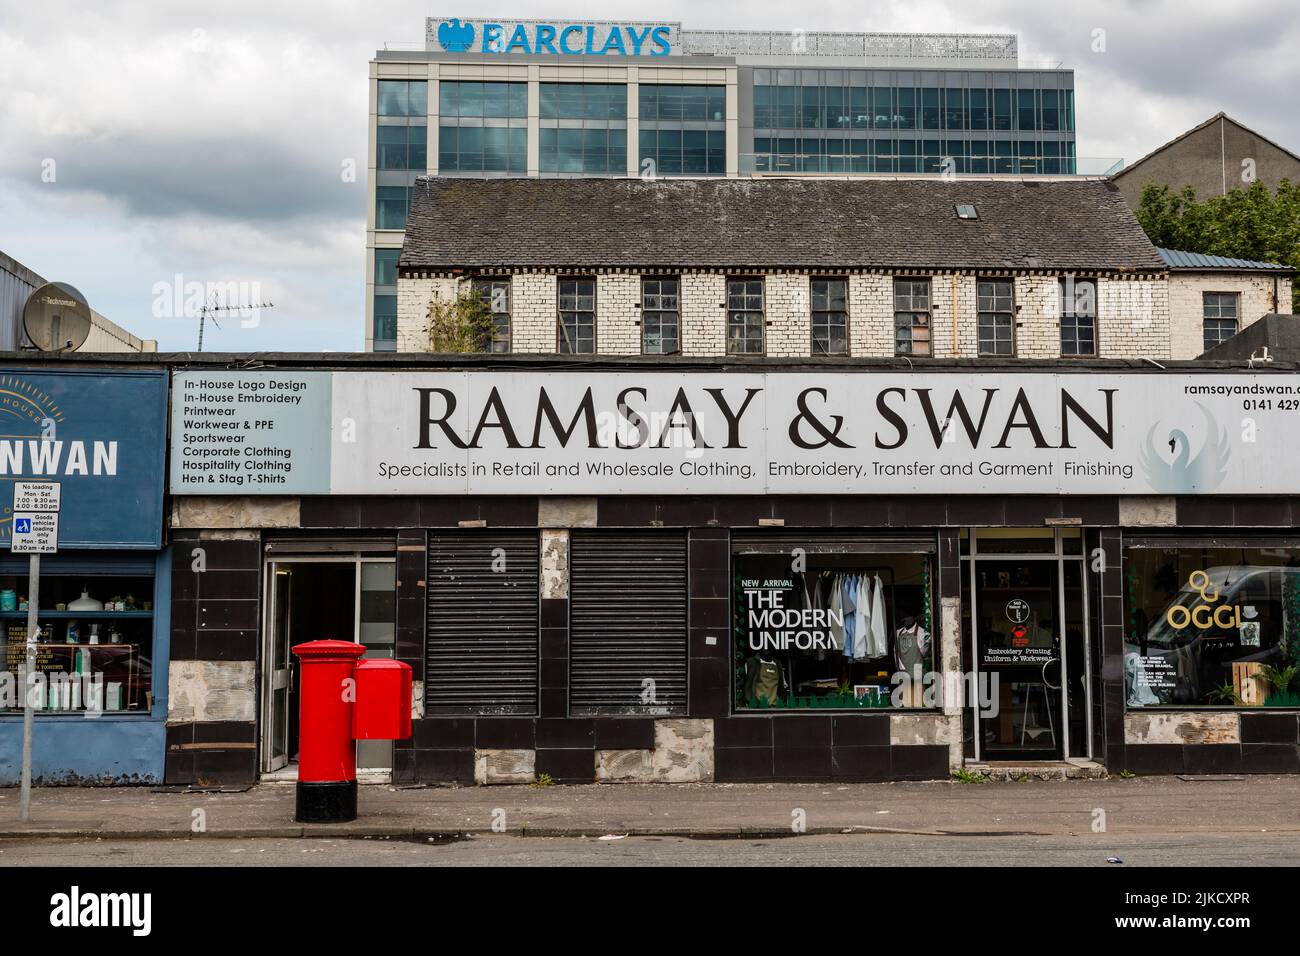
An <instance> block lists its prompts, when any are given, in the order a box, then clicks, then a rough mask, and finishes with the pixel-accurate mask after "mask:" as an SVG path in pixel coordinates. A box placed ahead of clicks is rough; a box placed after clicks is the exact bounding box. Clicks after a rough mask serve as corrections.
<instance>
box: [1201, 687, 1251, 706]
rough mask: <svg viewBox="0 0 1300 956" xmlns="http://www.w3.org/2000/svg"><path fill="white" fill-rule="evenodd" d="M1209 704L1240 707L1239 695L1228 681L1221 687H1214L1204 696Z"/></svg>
mask: <svg viewBox="0 0 1300 956" xmlns="http://www.w3.org/2000/svg"><path fill="white" fill-rule="evenodd" d="M1206 696H1207V698H1208V699H1209V702H1210V703H1211V704H1225V705H1227V706H1230V707H1240V706H1241V703H1242V701H1241V695H1240V694H1238V693H1237V689H1236V688H1235V687H1233V686H1232V681H1228V682H1227V683H1226V684H1224V685H1223V686H1222V687H1216V688H1214V690H1212V691H1210V692H1209V694H1207V695H1206Z"/></svg>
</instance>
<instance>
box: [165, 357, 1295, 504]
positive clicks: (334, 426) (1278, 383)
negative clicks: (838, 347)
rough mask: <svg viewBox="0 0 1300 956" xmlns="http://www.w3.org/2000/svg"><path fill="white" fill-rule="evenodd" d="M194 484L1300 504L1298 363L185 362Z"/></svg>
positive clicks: (175, 453) (174, 465) (183, 427)
mask: <svg viewBox="0 0 1300 956" xmlns="http://www.w3.org/2000/svg"><path fill="white" fill-rule="evenodd" d="M172 403H173V404H172V446H171V489H172V491H173V493H175V494H182V495H184V494H203V495H210V494H272V495H285V494H357V495H390V494H543V495H544V494H557V495H583V494H585V495H593V494H646V495H706V494H731V495H735V494H819V495H821V494H824V495H830V494H869V495H891V494H923V495H940V494H961V495H969V494H990V495H993V494H996V495H1013V494H1117V495H1152V494H1166V495H1170V494H1179V495H1193V494H1291V493H1294V492H1295V491H1296V479H1295V475H1297V474H1300V443H1296V442H1295V441H1294V440H1293V439H1292V438H1291V436H1292V435H1293V434H1294V432H1295V429H1296V425H1297V423H1300V375H1295V374H1292V373H1286V372H1267V371H1261V372H1243V373H1222V374H1219V373H1215V374H1198V373H1180V372H1151V373H1137V372H1134V373H1124V372H1116V373H1111V372H1095V373H1092V372H1028V371H1026V372H1017V373H1007V372H1005V371H1002V372H987V373H986V372H966V371H962V372H893V371H858V370H846V371H836V370H826V371H824V372H818V373H811V372H794V371H791V372H779V371H767V372H744V371H719V370H710V371H700V372H657V371H647V372H638V371H627V370H623V371H617V372H605V371H592V372H588V373H582V374H577V373H575V372H573V371H564V372H518V371H491V370H484V371H431V372H423V371H399V372H387V371H332V372H330V371H307V372H303V371H279V370H265V369H259V370H249V371H239V372H229V371H217V372H208V371H187V372H178V373H176V375H175V381H174V388H173V396H172Z"/></svg>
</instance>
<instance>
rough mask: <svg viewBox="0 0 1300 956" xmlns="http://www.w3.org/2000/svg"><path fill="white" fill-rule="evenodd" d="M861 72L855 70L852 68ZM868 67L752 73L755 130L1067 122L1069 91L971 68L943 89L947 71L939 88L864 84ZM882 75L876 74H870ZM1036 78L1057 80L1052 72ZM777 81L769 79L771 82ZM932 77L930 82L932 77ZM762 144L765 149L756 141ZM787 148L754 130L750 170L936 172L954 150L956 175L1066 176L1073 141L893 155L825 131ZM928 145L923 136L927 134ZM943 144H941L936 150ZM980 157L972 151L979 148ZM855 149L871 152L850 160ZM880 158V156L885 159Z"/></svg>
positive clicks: (1064, 128) (976, 144)
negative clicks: (1004, 85) (1014, 83)
mask: <svg viewBox="0 0 1300 956" xmlns="http://www.w3.org/2000/svg"><path fill="white" fill-rule="evenodd" d="M859 73H860V75H859ZM868 75H869V74H868V73H867V72H866V71H850V70H833V69H828V70H756V71H755V86H754V113H753V120H754V127H755V129H756V130H759V131H770V130H774V129H781V130H798V129H802V130H828V131H844V132H847V131H850V130H863V131H871V132H875V131H888V130H911V129H924V130H932V131H939V130H951V131H954V132H955V131H964V130H978V131H1001V132H1004V133H1011V132H1014V131H1016V130H1023V131H1025V132H1026V133H1031V134H1032V133H1037V132H1038V131H1040V130H1043V131H1046V132H1048V133H1051V134H1057V133H1070V132H1072V131H1073V129H1074V118H1073V108H1074V98H1073V96H1074V94H1073V91H1072V90H1058V89H1056V88H1055V87H1054V86H1053V87H1052V88H1051V89H1037V88H1031V89H1027V90H1019V89H996V88H994V87H993V84H995V83H997V82H1005V81H1006V77H1005V75H1003V74H996V73H985V72H982V71H968V72H965V73H964V74H962V77H963V79H964V82H963V84H962V85H960V86H949V85H946V84H948V83H951V82H953V80H954V79H955V78H956V76H955V75H954V74H951V73H950V74H946V75H945V74H940V75H941V76H944V79H943V80H942V81H941V83H942V84H944V85H938V86H935V85H932V86H912V85H910V83H909V85H907V86H898V87H894V86H883V85H873V86H867V85H866V78H867V77H868ZM884 76H888V74H876V75H875V76H874V77H873V79H879V78H883V77H884ZM1032 79H1034V80H1036V81H1037V80H1041V81H1042V82H1045V83H1046V82H1051V83H1055V82H1056V78H1055V77H1041V78H1040V77H1037V76H1033V77H1032ZM773 81H775V82H773ZM931 82H934V81H931ZM760 141H762V142H764V143H765V144H766V146H765V147H764V146H760V145H759V143H760ZM789 142H793V143H795V144H796V145H795V146H793V147H787V138H786V137H780V138H777V137H767V136H756V137H755V146H754V153H755V160H754V162H755V168H756V169H757V170H759V171H765V172H841V171H851V172H886V173H888V172H917V171H925V172H940V171H942V170H943V168H944V167H943V164H942V162H941V157H943V156H951V157H952V160H953V162H952V164H951V168H952V169H953V170H954V171H955V172H958V173H964V172H973V173H980V174H983V173H990V172H1001V173H1073V172H1074V169H1075V163H1074V143H1073V141H1072V140H1070V139H1069V138H1068V137H1065V138H1062V139H1060V140H1057V139H1052V140H1051V141H1050V142H1046V141H1045V142H1043V143H1042V144H1040V143H1038V142H1037V141H1036V140H1028V139H1026V140H1024V141H1021V142H1015V143H1012V142H1010V141H1008V142H1007V144H1006V145H1005V146H1004V149H1005V150H1006V154H1005V157H1001V159H1000V158H999V155H998V154H997V153H996V151H995V150H994V149H993V147H991V146H990V144H989V143H988V142H987V141H981V140H974V139H971V140H967V139H965V138H961V139H956V138H950V139H944V140H935V141H933V142H934V144H935V148H934V149H933V150H927V149H925V148H924V147H921V148H918V149H917V151H915V152H907V153H901V151H900V155H906V156H912V155H915V156H917V157H918V159H917V160H915V161H912V160H910V159H908V160H902V159H901V158H899V159H896V158H895V156H894V155H893V153H892V151H891V150H890V149H887V148H883V147H878V146H876V145H875V142H876V137H874V136H868V137H866V142H867V144H868V145H867V146H866V147H865V148H863V149H861V150H859V149H856V148H855V147H854V146H852V145H851V144H852V142H853V141H852V140H848V141H847V142H843V143H842V142H841V141H839V140H835V139H833V138H830V137H827V138H822V137H811V138H805V139H803V141H802V142H800V141H799V140H798V139H791V140H789ZM925 142H927V143H928V142H930V141H925ZM940 147H942V148H940ZM977 154H978V155H977ZM854 156H868V157H872V158H871V159H868V160H855V159H853V158H851V157H854ZM882 157H883V158H882Z"/></svg>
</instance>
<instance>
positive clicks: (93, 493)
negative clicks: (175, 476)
mask: <svg viewBox="0 0 1300 956" xmlns="http://www.w3.org/2000/svg"><path fill="white" fill-rule="evenodd" d="M0 416H3V419H4V422H5V426H4V428H3V429H0V500H4V501H6V502H8V501H9V500H10V498H11V497H12V501H13V506H12V507H7V508H5V510H4V512H3V513H2V514H0V547H2V548H9V549H10V550H12V551H19V550H21V542H22V541H23V540H30V538H27V537H26V536H27V535H28V534H29V533H32V534H34V533H38V531H39V529H43V528H48V527H49V522H48V521H47V520H45V519H41V520H38V521H34V523H33V524H32V525H31V526H32V527H33V528H34V529H37V530H34V531H32V532H26V531H22V530H19V527H20V526H19V524H18V521H19V520H20V518H29V517H30V516H31V515H33V514H36V513H42V514H54V513H57V515H58V519H57V523H58V525H59V528H58V544H59V547H60V548H61V549H68V548H78V549H80V548H147V549H152V548H158V547H160V546H161V543H162V508H163V474H164V470H165V467H166V461H167V458H166V447H167V372H166V370H164V369H112V370H103V369H85V370H79V369H67V370H59V371H47V370H44V369H40V370H38V369H21V368H12V369H6V370H4V371H0ZM21 527H22V528H27V527H29V523H28V522H27V521H25V520H24V521H23V523H22V524H21ZM16 545H18V546H16Z"/></svg>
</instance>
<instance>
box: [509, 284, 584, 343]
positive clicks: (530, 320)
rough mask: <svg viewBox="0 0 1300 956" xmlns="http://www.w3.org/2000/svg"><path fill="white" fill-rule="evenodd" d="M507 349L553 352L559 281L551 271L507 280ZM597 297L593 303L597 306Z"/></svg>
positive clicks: (557, 338) (556, 329) (556, 331)
mask: <svg viewBox="0 0 1300 956" xmlns="http://www.w3.org/2000/svg"><path fill="white" fill-rule="evenodd" d="M510 291H511V292H512V293H513V294H514V297H513V300H512V301H511V303H510V309H511V313H510V337H511V338H510V348H511V351H513V352H518V353H521V354H538V353H544V352H555V351H557V345H558V342H559V324H558V323H559V321H560V312H559V283H558V282H557V280H556V277H555V275H554V274H553V273H547V272H525V273H521V274H520V275H517V276H515V277H514V279H513V280H512V281H511V290H510ZM599 304H600V303H599V300H597V306H598V307H599Z"/></svg>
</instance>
